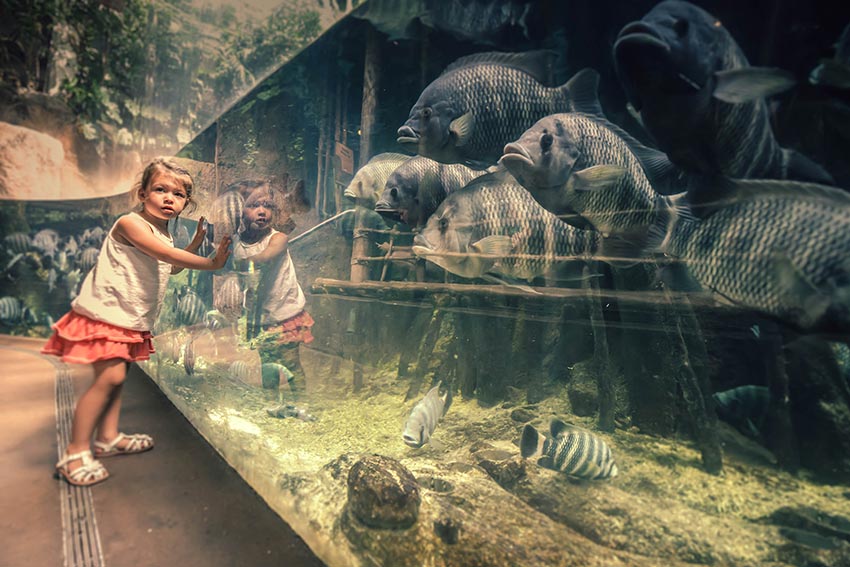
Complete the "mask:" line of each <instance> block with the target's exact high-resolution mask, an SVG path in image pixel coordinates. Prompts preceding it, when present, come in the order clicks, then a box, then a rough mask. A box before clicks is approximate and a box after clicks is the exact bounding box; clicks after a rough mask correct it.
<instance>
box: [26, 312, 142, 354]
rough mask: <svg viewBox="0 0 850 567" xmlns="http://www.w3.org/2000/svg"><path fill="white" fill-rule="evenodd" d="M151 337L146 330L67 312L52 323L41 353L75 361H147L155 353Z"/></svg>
mask: <svg viewBox="0 0 850 567" xmlns="http://www.w3.org/2000/svg"><path fill="white" fill-rule="evenodd" d="M152 338H153V337H152V335H151V334H150V332H149V331H133V330H130V329H124V328H123V327H118V326H115V325H110V324H109V323H104V322H102V321H95V320H94V319H89V318H88V317H86V316H85V315H80V314H79V313H76V312H74V311H69V312H68V313H66V314H65V315H63V316H62V318H61V319H59V320H58V321H56V323H55V324H54V325H53V334H52V335H51V336H50V338H49V339H47V344H46V345H44V347H43V348H42V349H41V353H42V354H52V355H55V356H60V357H62V360H63V361H64V362H73V363H78V364H90V363H92V362H97V361H99V360H110V359H114V358H120V359H123V360H126V361H129V362H135V361H138V360H148V359H149V358H150V355H151V353H153V352H155V351H154V348H153V341H152V340H151V339H152Z"/></svg>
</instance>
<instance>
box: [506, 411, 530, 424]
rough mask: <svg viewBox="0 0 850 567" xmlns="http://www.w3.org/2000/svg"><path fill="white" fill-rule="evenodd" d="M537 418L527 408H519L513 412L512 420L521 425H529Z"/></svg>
mask: <svg viewBox="0 0 850 567" xmlns="http://www.w3.org/2000/svg"><path fill="white" fill-rule="evenodd" d="M534 418H535V415H534V414H533V413H531V412H530V411H528V410H527V409H525V408H517V409H515V410H514V411H512V412H511V419H512V420H514V421H518V422H519V423H527V422H529V421H531V420H532V419H534Z"/></svg>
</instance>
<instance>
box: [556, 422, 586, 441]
mask: <svg viewBox="0 0 850 567" xmlns="http://www.w3.org/2000/svg"><path fill="white" fill-rule="evenodd" d="M579 430H580V428H578V427H576V426H575V425H572V424H570V423H565V422H563V421H561V420H560V419H553V420H552V421H551V422H550V423H549V434H550V435H551V436H552V438H553V439H557V438H558V437H562V436H563V435H566V434H567V433H569V432H570V431H579Z"/></svg>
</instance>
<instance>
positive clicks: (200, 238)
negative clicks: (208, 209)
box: [189, 217, 207, 250]
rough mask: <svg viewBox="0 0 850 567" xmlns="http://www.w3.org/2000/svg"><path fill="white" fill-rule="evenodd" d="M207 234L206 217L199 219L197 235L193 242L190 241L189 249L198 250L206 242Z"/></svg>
mask: <svg viewBox="0 0 850 567" xmlns="http://www.w3.org/2000/svg"><path fill="white" fill-rule="evenodd" d="M206 236H207V220H206V219H205V218H204V217H201V218H199V219H198V227H197V228H196V229H195V236H194V237H193V238H192V242H190V243H189V250H197V249H198V248H200V247H201V244H203V243H204V238H206Z"/></svg>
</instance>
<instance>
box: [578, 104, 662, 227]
mask: <svg viewBox="0 0 850 567" xmlns="http://www.w3.org/2000/svg"><path fill="white" fill-rule="evenodd" d="M564 122H565V125H566V128H567V129H568V130H572V131H575V132H577V133H578V135H579V140H580V141H581V142H580V144H581V145H580V149H581V152H582V154H581V157H580V158H579V160H578V161H577V162H576V166H575V169H576V170H582V169H585V168H588V167H592V166H595V165H618V166H620V167H623V168H624V169H625V170H626V175H624V176H623V177H622V178H621V179H620V180H619V181H618V182H617V183H616V184H615V185H613V186H612V187H610V188H606V189H605V190H598V191H588V192H584V193H582V194H577V193H573V198H572V199H571V204H572V207H573V209H574V210H575V211H576V212H577V213H579V214H581V215H582V216H584V217H585V218H587V220H588V221H590V223H591V224H593V225H594V226H595V227H596V228H597V230H600V231H601V232H605V233H613V232H618V231H623V230H628V229H631V228H634V227H645V226H649V225H650V224H651V223H652V222H653V220H654V219H655V213H654V203H655V196H656V192H655V190H654V189H653V188H652V184H651V183H650V182H649V179H647V177H646V174H645V173H644V171H643V167H642V166H641V164H640V161H639V160H638V159H637V158H636V157H635V155H634V153H633V152H632V151H631V149H630V148H629V146H628V144H626V143H625V142H624V141H623V139H622V138H621V137H620V136H619V135H617V133H615V132H614V131H612V130H611V129H610V128H607V127H605V126H604V125H603V124H602V123H601V122H600V121H598V120H596V119H594V118H591V117H588V116H584V115H580V114H568V115H565V116H564Z"/></svg>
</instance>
